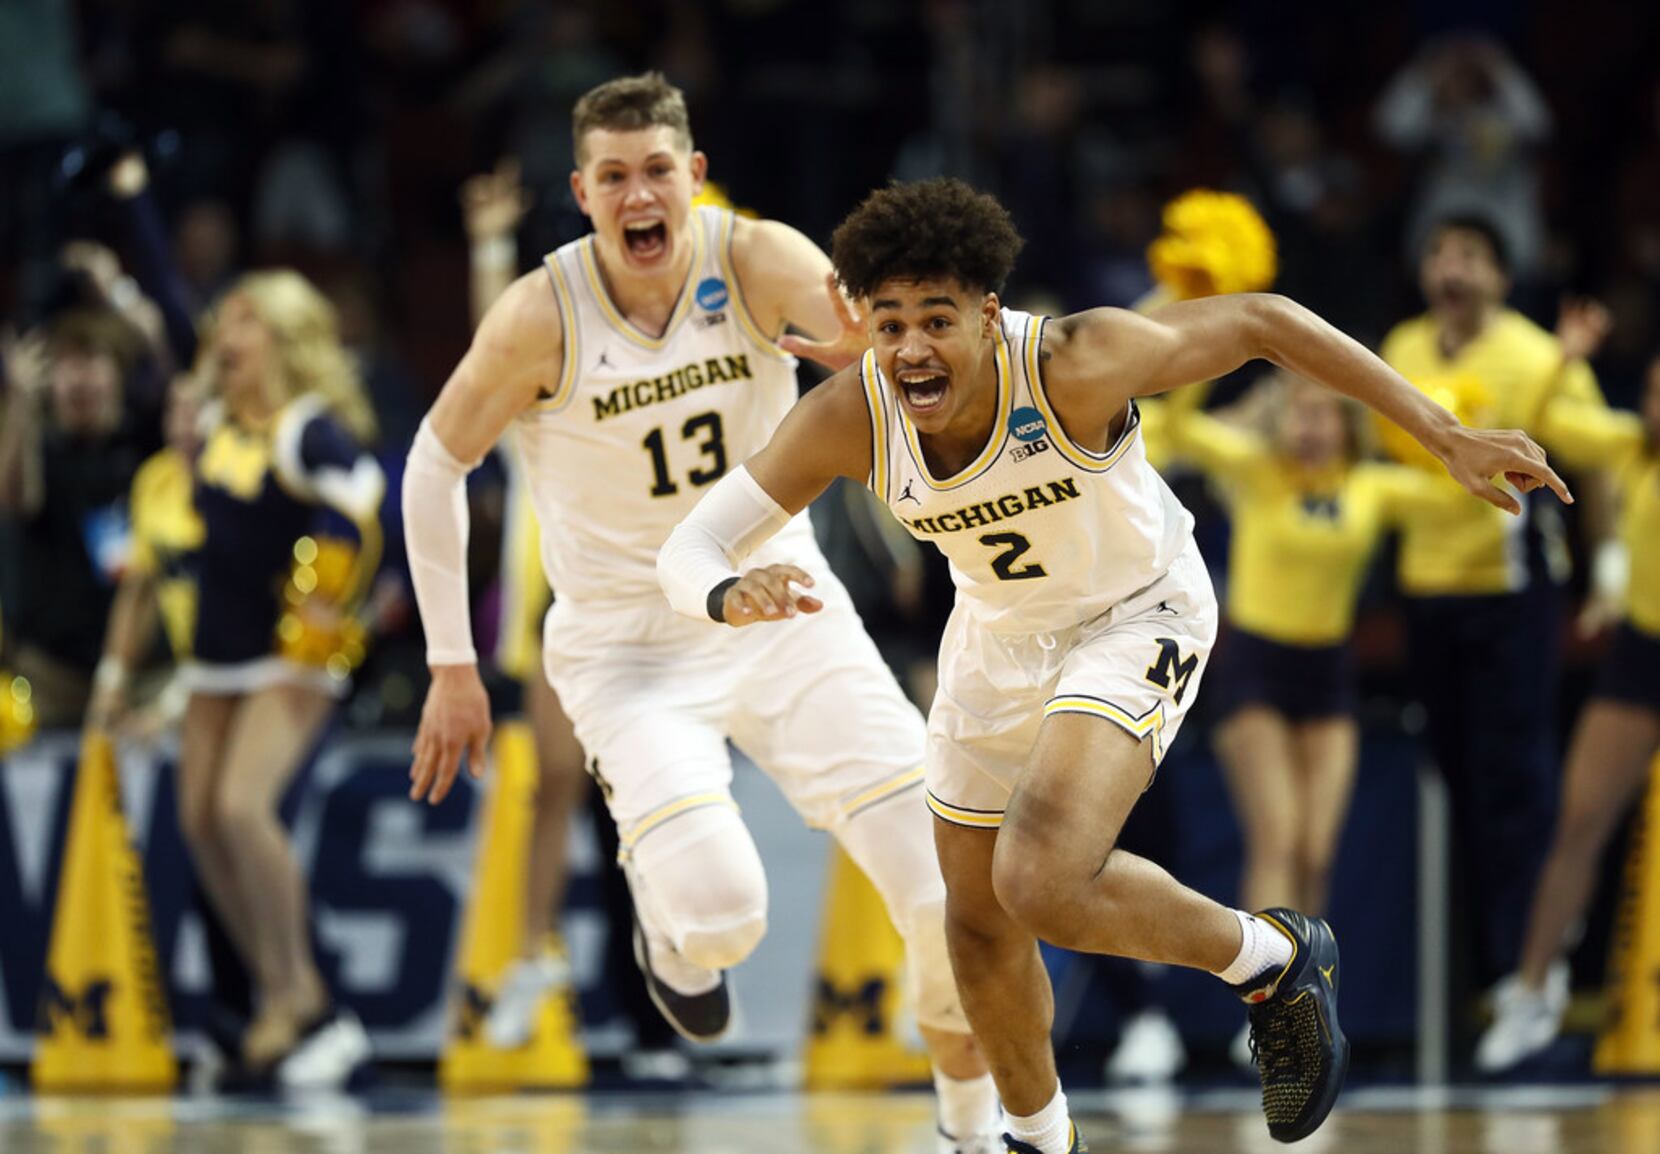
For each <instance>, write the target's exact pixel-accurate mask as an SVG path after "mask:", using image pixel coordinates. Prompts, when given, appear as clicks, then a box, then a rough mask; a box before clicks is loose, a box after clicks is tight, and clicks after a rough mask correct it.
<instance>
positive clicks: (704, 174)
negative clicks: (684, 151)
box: [688, 149, 709, 196]
mask: <svg viewBox="0 0 1660 1154" xmlns="http://www.w3.org/2000/svg"><path fill="white" fill-rule="evenodd" d="M688 167H689V168H690V169H691V173H692V195H693V196H696V195H697V194H698V193H700V192H702V191H703V182H704V181H705V180H706V179H708V176H709V156H708V154H707V153H705V152H703V151H702V150H701V149H693V150H692V159H691V164H690V165H689V166H688Z"/></svg>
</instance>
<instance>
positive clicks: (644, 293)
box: [594, 234, 692, 336]
mask: <svg viewBox="0 0 1660 1154" xmlns="http://www.w3.org/2000/svg"><path fill="white" fill-rule="evenodd" d="M594 259H595V263H596V264H597V265H598V266H599V276H600V280H601V281H602V282H603V283H604V286H605V294H606V295H607V296H609V297H610V298H611V303H612V304H614V305H616V306H617V311H618V312H620V313H622V315H623V316H624V317H625V318H627V320H628V322H629V323H630V324H632V325H634V327H636V328H638V329H639V330H640V331H641V332H645V333H650V334H651V335H653V336H661V335H662V332H663V330H664V329H665V328H667V327H668V323H669V317H670V316H672V315H673V314H674V307H675V305H676V304H678V303H679V301H680V294H681V293H682V292H684V291H685V289H686V278H687V277H689V276H690V275H691V272H692V238H691V236H690V235H689V234H688V235H684V236H681V237H680V238H679V239H678V241H677V243H676V245H675V252H674V257H673V259H671V260H670V261H669V262H668V263H667V264H665V265H664V266H663V267H662V269H661V270H654V271H652V272H649V273H640V272H634V271H633V270H631V269H630V268H629V267H628V262H627V261H626V260H625V259H624V257H623V255H622V253H620V252H618V251H617V249H616V248H615V246H613V245H611V244H608V243H606V241H605V240H603V239H601V238H599V237H595V239H594Z"/></svg>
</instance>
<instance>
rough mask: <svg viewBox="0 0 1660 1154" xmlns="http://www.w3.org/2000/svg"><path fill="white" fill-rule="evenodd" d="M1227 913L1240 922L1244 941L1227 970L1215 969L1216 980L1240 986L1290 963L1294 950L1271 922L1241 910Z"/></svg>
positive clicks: (1286, 938)
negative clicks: (1217, 978)
mask: <svg viewBox="0 0 1660 1154" xmlns="http://www.w3.org/2000/svg"><path fill="white" fill-rule="evenodd" d="M1230 912H1231V913H1232V914H1233V916H1234V917H1236V918H1238V919H1239V928H1240V930H1241V931H1243V933H1244V935H1245V940H1244V941H1242V942H1241V943H1240V944H1239V956H1238V957H1236V958H1234V960H1233V963H1232V964H1231V965H1229V966H1228V968H1227V969H1225V970H1217V971H1216V976H1217V977H1219V978H1221V979H1222V980H1223V981H1224V982H1226V983H1228V985H1230V986H1243V985H1244V984H1245V983H1246V982H1249V981H1250V980H1251V979H1252V978H1257V977H1261V976H1262V975H1263V974H1265V973H1267V972H1268V971H1269V970H1278V969H1280V968H1282V967H1283V966H1284V965H1285V964H1286V963H1287V962H1289V961H1290V960H1291V955H1292V954H1294V953H1295V952H1296V948H1295V947H1294V946H1293V945H1292V944H1291V939H1290V938H1288V937H1286V936H1285V935H1284V934H1283V933H1281V932H1280V931H1279V929H1277V928H1276V927H1275V926H1274V924H1273V923H1272V922H1265V921H1263V920H1262V919H1261V918H1259V917H1257V916H1256V915H1254V914H1248V913H1246V912H1245V911H1244V910H1232V911H1230Z"/></svg>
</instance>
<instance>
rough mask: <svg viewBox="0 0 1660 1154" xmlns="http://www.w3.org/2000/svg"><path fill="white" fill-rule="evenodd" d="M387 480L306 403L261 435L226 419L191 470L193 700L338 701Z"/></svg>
mask: <svg viewBox="0 0 1660 1154" xmlns="http://www.w3.org/2000/svg"><path fill="white" fill-rule="evenodd" d="M385 488H386V482H385V478H384V476H383V475H382V473H381V470H380V467H379V466H378V465H377V464H376V463H375V461H374V458H373V457H371V456H370V455H369V453H368V452H367V451H366V450H365V449H364V448H363V447H362V446H361V445H359V444H358V443H357V441H356V440H354V439H353V437H352V436H351V435H350V434H349V433H348V432H347V431H346V429H345V428H344V427H343V426H342V425H341V424H340V423H339V422H338V421H337V420H336V419H335V418H333V417H332V416H330V415H329V414H328V413H327V412H326V411H325V410H324V407H323V405H322V403H321V402H320V401H319V400H318V399H316V398H315V397H309V396H307V397H301V398H299V399H297V400H295V401H293V402H291V403H290V404H288V405H287V406H285V407H284V408H283V409H282V411H281V412H279V413H278V414H277V416H276V417H275V418H274V419H273V420H272V421H271V423H270V425H269V427H268V428H267V429H263V430H251V429H245V428H242V427H240V426H238V425H236V424H235V423H233V422H230V421H225V422H224V423H222V424H221V425H220V426H219V427H218V428H217V429H215V430H214V432H213V434H212V435H211V436H210V437H209V438H208V441H207V444H206V445H204V446H203V449H202V453H201V456H200V458H199V459H198V461H197V463H196V486H195V496H196V508H197V511H198V513H199V514H200V516H201V520H202V527H203V540H202V546H201V551H200V555H199V559H198V563H197V618H196V629H195V634H194V638H193V643H192V647H191V648H192V660H191V662H190V664H189V665H188V666H187V670H186V676H187V678H188V684H189V685H190V688H191V689H192V690H193V691H195V692H198V693H226V694H230V693H248V692H252V691H255V690H258V689H261V688H264V687H265V686H268V685H272V684H277V683H281V682H290V683H298V684H306V685H310V686H313V687H315V688H319V689H322V690H324V691H325V692H328V693H331V694H334V695H338V694H341V693H344V691H345V689H346V687H347V684H348V681H347V679H348V676H349V674H350V672H351V670H352V668H353V667H355V666H356V665H357V663H358V662H359V661H361V660H362V658H363V643H364V639H363V630H362V628H361V627H360V626H359V625H358V624H357V622H356V620H355V618H354V617H353V614H354V613H355V612H356V611H357V610H358V608H359V607H360V606H361V604H362V601H363V599H364V596H365V595H366V593H367V591H368V586H369V582H370V580H371V579H372V577H373V576H374V573H375V569H376V567H377V566H378V564H379V561H380V545H381V534H380V527H379V522H378V519H377V518H378V515H379V511H380V505H381V499H382V497H383V496H384V495H385Z"/></svg>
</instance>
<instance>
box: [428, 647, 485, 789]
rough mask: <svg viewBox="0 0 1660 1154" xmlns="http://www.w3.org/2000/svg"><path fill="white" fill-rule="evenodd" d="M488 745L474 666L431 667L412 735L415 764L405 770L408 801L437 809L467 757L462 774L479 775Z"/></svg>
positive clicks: (482, 698) (480, 684) (480, 687)
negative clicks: (423, 802) (465, 756)
mask: <svg viewBox="0 0 1660 1154" xmlns="http://www.w3.org/2000/svg"><path fill="white" fill-rule="evenodd" d="M489 744H490V698H489V697H488V696H487V695H486V694H485V692H484V682H482V681H481V680H479V676H478V667H477V666H475V665H435V666H433V667H432V685H431V686H429V687H428V689H427V699H426V703H425V704H424V705H422V706H421V724H420V726H419V728H417V729H416V731H415V745H414V747H413V752H414V754H415V762H414V764H413V765H411V766H410V767H409V780H410V782H411V785H410V787H409V797H410V800H412V801H421V800H422V799H425V800H426V801H428V802H430V803H432V804H433V805H437V804H438V803H439V802H441V801H443V800H444V798H445V797H447V796H448V795H449V792H450V788H451V787H452V786H454V785H455V778H456V775H457V774H459V773H460V772H461V755H462V754H463V753H465V754H466V755H467V772H468V773H470V774H472V775H473V777H474V778H475V779H477V778H480V777H483V776H484V754H485V750H486V749H487V748H488V747H489Z"/></svg>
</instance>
